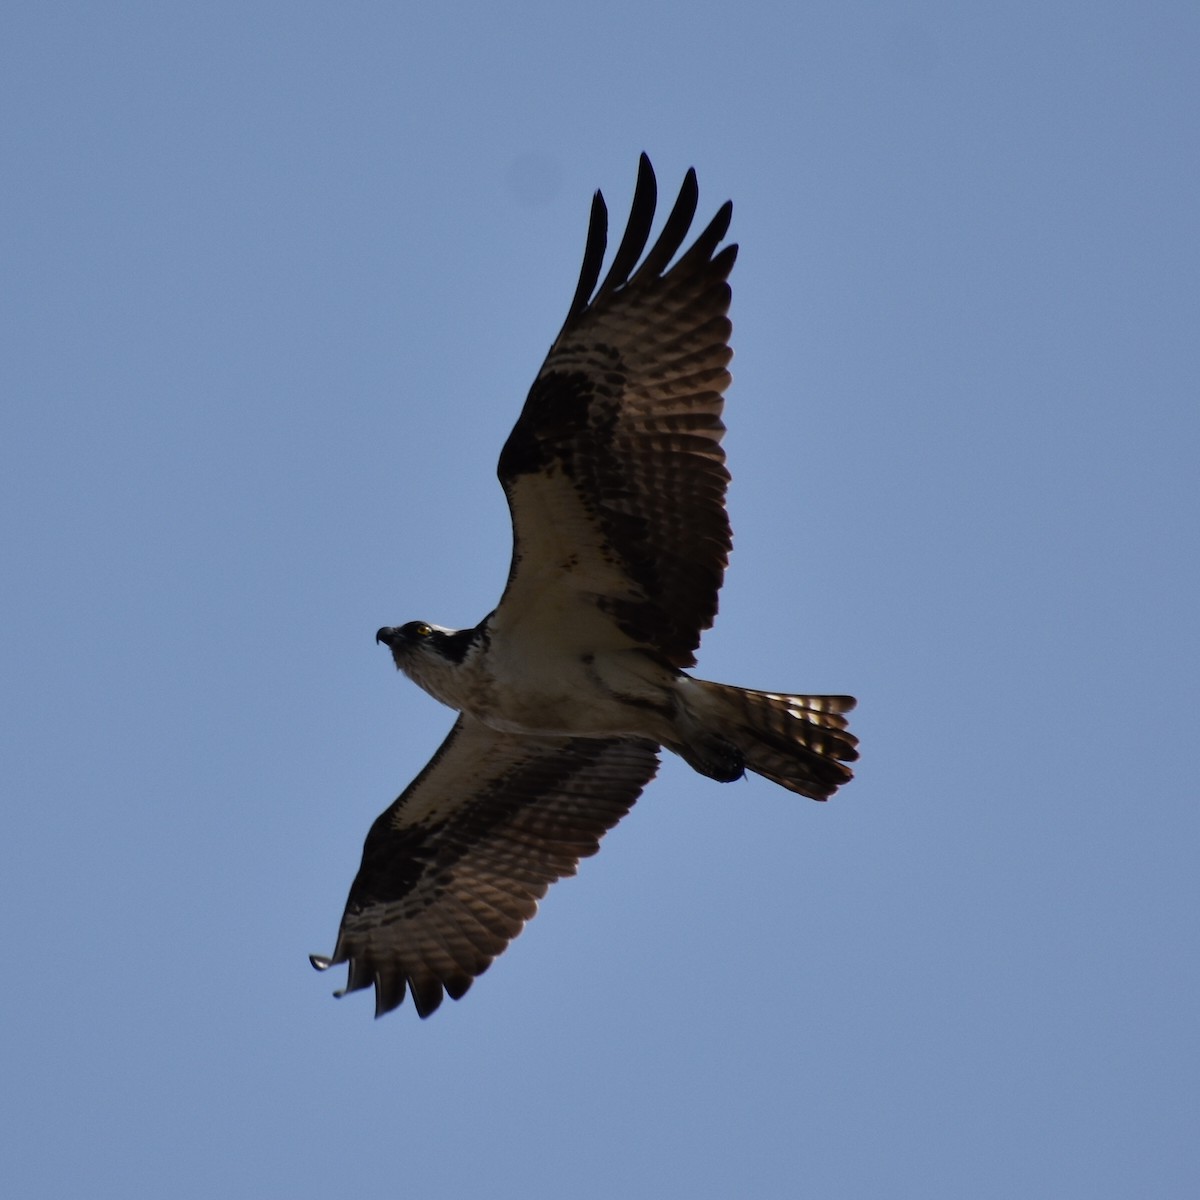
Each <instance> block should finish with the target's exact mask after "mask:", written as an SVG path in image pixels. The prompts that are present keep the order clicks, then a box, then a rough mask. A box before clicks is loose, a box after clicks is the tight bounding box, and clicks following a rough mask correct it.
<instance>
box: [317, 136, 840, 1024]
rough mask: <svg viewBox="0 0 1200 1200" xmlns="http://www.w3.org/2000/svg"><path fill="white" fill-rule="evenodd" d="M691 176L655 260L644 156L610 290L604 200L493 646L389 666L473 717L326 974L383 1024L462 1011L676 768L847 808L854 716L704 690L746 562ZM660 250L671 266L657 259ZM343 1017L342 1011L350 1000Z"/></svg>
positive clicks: (404, 639) (394, 812)
mask: <svg viewBox="0 0 1200 1200" xmlns="http://www.w3.org/2000/svg"><path fill="white" fill-rule="evenodd" d="M698 197H699V189H698V187H697V183H696V175H695V172H694V171H690V170H689V171H688V172H687V175H686V176H685V178H684V181H683V186H682V187H681V188H680V191H679V196H678V198H677V199H676V201H675V204H674V206H673V207H672V209H671V212H670V214H669V215H668V216H667V219H666V221H665V223H664V225H663V227H662V230H661V231H660V233H659V235H658V238H657V240H655V241H654V242H653V244H650V234H651V229H652V227H653V224H654V215H655V209H656V205H657V185H656V182H655V177H654V171H653V170H652V168H651V166H650V161H649V159H648V158H646V156H645V155H642V158H641V161H640V164H639V168H638V178H637V185H636V188H635V191H634V196H633V202H632V206H631V210H630V215H629V221H628V223H627V225H626V227H625V232H624V235H623V236H622V238H621V241H620V244H619V245H618V247H617V251H616V254H615V255H614V256H613V260H612V264H611V265H610V267H609V269H608V273H607V274H606V275H604V277H603V280H602V281H601V269H602V266H603V263H604V257H605V251H606V248H607V239H608V211H607V208H606V207H605V204H604V199H603V197H602V196H601V194H600V193H599V192H597V193H596V194H595V196H594V197H593V200H592V210H591V220H590V222H589V226H588V233H587V245H586V249H585V251H584V256H583V266H582V268H581V270H580V273H579V281H578V284H577V286H576V288H575V294H574V297H573V298H572V300H571V304H570V307H569V309H568V311H567V316H566V320H565V321H564V323H563V326H562V329H561V330H560V331H559V334H558V336H557V337H556V338H555V340H554V343H553V345H552V346H551V347H550V350H549V352H548V354H547V356H546V359H545V362H544V363H543V364H542V368H541V370H540V371H539V372H538V375H537V377H536V379H535V380H534V382H533V385H532V387H531V388H530V390H529V395H528V397H527V398H526V401H525V406H524V408H523V409H522V411H521V415H520V417H519V419H518V420H517V423H516V425H515V426H514V428H513V430H512V433H511V434H510V435H509V437H508V440H507V441H506V442H505V445H504V448H503V450H502V452H501V455H500V461H499V465H498V468H497V473H498V475H499V478H500V482H501V484H502V486H503V488H504V493H505V496H506V497H507V500H508V505H509V510H510V514H511V517H512V525H513V554H512V563H511V567H510V569H509V574H508V580H507V583H506V586H505V589H504V593H503V595H502V596H501V599H500V603H499V604H498V605H497V607H496V609H495V610H494V611H493V612H491V613H489V614H488V616H486V617H485V618H484V619H483V620H482V621H481V622H480V623H479V624H478V625H477V626H475V627H474V628H473V629H462V630H453V629H444V628H442V627H440V626H436V625H430V624H428V623H427V622H424V621H409V622H408V623H406V624H403V625H400V626H385V627H384V628H382V629H380V630H379V632H378V634H377V635H376V640H377V641H379V642H381V643H383V644H384V645H386V646H387V647H388V648H389V650H390V651H391V653H392V657H393V659H394V661H395V663H396V666H397V667H398V668H399V669H400V670H402V671H404V673H405V674H407V675H408V676H409V677H410V678H411V679H413V680H414V681H415V682H416V683H417V684H419V685H420V686H421V687H423V688H424V689H425V690H426V691H428V692H429V693H430V694H431V695H433V696H434V697H436V698H437V699H438V700H440V701H442V702H443V703H445V704H447V705H449V706H450V707H451V708H453V709H455V710H457V711H458V713H459V715H458V718H457V720H456V722H455V724H454V728H453V729H452V730H451V732H450V734H449V736H448V737H447V738H446V740H445V741H444V742H443V743H442V745H441V747H440V748H439V749H438V751H437V753H436V754H435V755H434V756H433V759H432V760H431V761H430V763H429V764H428V766H426V767H425V769H424V770H423V771H422V772H421V773H420V774H419V775H418V776H417V778H416V779H415V780H414V781H413V782H412V783H411V784H410V785H409V787H408V788H407V789H405V791H404V792H403V794H402V795H401V796H400V797H399V799H397V800H396V801H395V803H393V804H392V806H391V807H390V808H389V809H388V810H387V811H386V812H384V813H383V814H382V815H381V816H380V817H379V819H378V820H376V821H375V823H374V824H373V825H372V827H371V830H370V832H369V833H368V835H367V839H366V844H365V845H364V847H363V855H362V863H361V866H360V868H359V871H358V874H357V876H356V878H355V880H354V884H353V886H352V887H351V889H350V896H349V899H348V901H347V903H346V909H345V914H344V916H343V918H342V924H341V928H340V930H339V933H338V938H337V944H336V946H335V947H334V951H333V953H332V955H330V956H329V957H324V956H318V955H314V956H313V957H312V962H313V965H314V966H316V967H318V968H319V969H322V970H324V969H325V968H327V967H330V966H333V965H334V964H337V963H346V964H348V976H347V981H346V986H345V988H344V989H343V992H353V991H358V990H360V989H364V988H368V987H372V986H373V987H374V989H375V1011H376V1014H377V1015H381V1014H383V1013H385V1012H387V1011H389V1010H390V1009H393V1008H395V1007H397V1006H398V1005H399V1004H400V1003H401V1002H402V1001H403V1000H404V997H405V996H406V995H407V994H409V993H411V995H412V998H413V1003H414V1006H415V1007H416V1010H417V1012H418V1014H419V1015H420V1016H422V1017H427V1016H428V1015H429V1014H430V1013H432V1012H433V1011H434V1010H435V1009H437V1008H438V1006H439V1005H440V1004H441V1003H442V1000H443V999H444V997H445V996H450V997H451V998H452V999H456V1000H457V999H458V998H460V997H461V996H462V995H464V993H465V992H466V991H467V989H468V988H469V987H470V986H471V983H472V981H473V980H474V979H475V978H476V977H477V976H479V975H480V974H482V973H483V972H484V971H486V970H487V968H488V966H489V965H490V964H491V962H492V961H493V959H495V957H496V956H497V955H498V954H500V953H501V952H502V951H503V950H504V949H505V947H506V946H507V945H508V943H509V942H510V941H511V940H512V939H513V938H514V937H516V936H517V934H518V933H520V931H521V929H522V928H523V927H524V924H525V922H526V921H528V920H529V919H530V918H531V917H532V916H533V915H534V913H535V912H536V911H537V906H538V901H539V900H540V899H541V898H542V896H544V895H545V893H546V890H547V888H548V887H549V886H550V884H551V883H553V882H554V881H555V880H556V879H560V878H562V877H563V876H565V875H571V874H573V873H574V872H575V869H576V866H577V864H578V862H579V860H580V859H581V858H583V857H586V856H587V855H590V854H594V853H595V852H596V850H597V849H598V848H599V844H600V839H601V837H602V836H603V835H604V833H605V832H606V831H607V830H609V829H611V828H612V827H613V826H614V825H615V824H616V823H617V822H618V821H619V820H620V819H621V818H622V817H623V816H624V815H625V814H626V813H627V812H628V811H629V810H630V808H631V807H632V806H633V804H634V802H635V801H636V800H637V798H638V796H639V795H640V794H641V792H642V789H643V788H644V787H645V785H646V784H647V783H648V782H649V781H650V779H652V778H653V776H654V773H655V771H656V770H657V767H658V754H659V749H660V747H665V748H666V749H669V750H671V751H673V752H674V753H676V754H678V755H680V756H681V757H682V758H683V759H684V760H685V761H686V762H687V763H688V764H689V765H690V766H692V767H693V768H694V769H695V770H696V771H698V772H700V773H701V774H703V775H706V776H708V777H709V778H711V779H715V780H719V781H723V782H724V781H730V780H734V779H738V778H741V777H742V776H743V775H744V774H745V773H746V772H747V771H749V772H753V773H755V774H758V775H760V776H762V777H764V778H767V779H770V780H772V781H773V782H775V783H778V784H779V785H780V786H782V787H785V788H787V789H789V790H790V791H793V792H795V793H797V794H799V795H804V796H809V797H812V798H813V799H816V800H824V799H826V798H827V797H828V796H830V795H831V794H832V793H833V792H834V791H835V790H836V789H837V788H838V787H840V786H841V785H842V784H844V783H845V782H846V781H847V780H849V779H850V777H851V772H850V768H849V767H848V766H846V764H847V763H849V762H853V761H854V760H855V759H856V758H857V757H858V753H857V749H856V747H857V740H856V739H855V737H854V735H853V734H851V733H850V732H849V730H848V729H847V728H846V719H845V716H844V715H843V714H845V713H846V712H848V711H849V710H850V709H851V708H853V707H854V700H853V699H852V698H851V697H849V696H824V695H795V694H790V693H780V692H760V691H752V690H749V689H745V688H738V687H733V686H730V685H727V684H719V683H712V682H709V681H706V680H702V679H697V678H695V677H693V676H691V675H689V674H687V673H686V672H685V671H684V670H683V668H685V667H690V666H692V665H693V664H694V663H695V652H696V649H697V647H698V645H699V642H700V636H701V634H702V633H703V632H704V630H706V629H708V628H709V626H711V624H712V622H713V618H714V617H715V615H716V611H717V594H718V591H719V589H720V587H721V583H722V581H723V579H724V573H725V568H726V565H727V563H728V559H729V551H730V546H731V535H730V529H729V520H728V518H727V516H726V513H725V492H726V487H727V485H728V483H729V473H728V471H727V470H726V468H725V455H724V452H723V450H722V449H721V438H722V436H723V434H724V432H725V426H724V424H723V423H722V420H721V413H722V406H723V398H722V397H723V393H724V392H725V389H726V388H727V387H728V385H729V382H730V376H729V371H728V369H727V368H728V365H729V361H730V359H731V357H732V351H731V350H730V348H729V337H730V322H729V318H728V311H729V301H730V290H729V283H728V277H729V273H730V271H731V270H732V268H733V264H734V259H735V258H736V256H737V247H736V246H734V245H729V246H725V247H724V248H722V249H718V247H719V245H720V242H721V240H722V239H723V238H724V236H725V234H726V231H727V230H728V228H729V222H730V217H731V213H732V206H731V205H730V204H729V203H726V204H724V205H722V206H721V208H720V209H719V210H718V211H717V214H716V216H715V217H714V218H713V219H712V221H710V222H709V224H708V225H707V226H706V227H705V228H704V229H703V230H702V231H701V232H700V233H699V234H698V235H697V236H696V238H695V240H694V241H693V242H692V244H691V246H690V247H688V248H687V249H684V248H683V247H684V243H685V241H686V239H687V237H688V233H689V231H690V230H691V227H692V221H693V218H694V217H695V215H696V209H697V202H698ZM648 245H649V249H647V246H648ZM338 994H339V995H340V994H343V993H338Z"/></svg>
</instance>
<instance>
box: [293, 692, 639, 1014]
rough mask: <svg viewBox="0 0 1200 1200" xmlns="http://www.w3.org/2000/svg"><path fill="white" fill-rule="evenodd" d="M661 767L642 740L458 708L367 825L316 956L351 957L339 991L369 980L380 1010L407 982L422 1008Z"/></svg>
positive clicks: (514, 925) (532, 908) (321, 961)
mask: <svg viewBox="0 0 1200 1200" xmlns="http://www.w3.org/2000/svg"><path fill="white" fill-rule="evenodd" d="M657 769H658V754H657V747H656V746H655V745H654V744H653V743H651V742H646V741H642V740H640V739H634V738H627V739H616V738H613V739H600V738H530V737H512V736H509V735H506V734H501V733H497V732H496V731H494V730H492V729H489V728H488V727H487V726H485V725H482V724H481V723H479V722H478V721H476V720H474V719H473V718H471V717H469V716H466V715H463V716H460V717H459V718H458V721H457V722H456V723H455V725H454V728H453V729H452V730H451V731H450V735H449V737H447V738H446V740H445V741H444V742H443V743H442V745H441V747H440V748H439V749H438V752H437V753H436V754H435V755H434V756H433V759H432V760H431V761H430V763H429V765H428V766H427V767H426V768H425V769H424V770H423V771H422V772H421V774H420V775H418V776H417V778H416V779H415V780H414V781H413V782H412V784H410V785H409V787H408V788H407V789H406V791H405V792H404V794H403V795H402V796H401V797H400V798H399V799H398V800H397V801H396V802H395V803H394V804H393V805H392V806H391V807H390V808H389V809H388V810H387V811H386V812H385V813H383V814H382V815H381V816H380V817H379V819H378V820H377V821H376V822H375V824H374V825H372V827H371V832H370V833H369V834H368V835H367V841H366V845H365V846H364V847H363V857H362V866H361V867H360V868H359V872H358V875H357V877H356V878H355V880H354V884H353V886H352V887H351V889H350V898H349V900H348V901H347V902H346V912H345V915H344V916H343V918H342V926H341V930H340V931H339V933H338V939H337V946H336V947H335V948H334V951H333V954H332V955H331V956H330V957H329V958H321V957H317V956H314V957H313V960H312V961H313V965H314V966H315V967H318V968H319V969H322V970H323V969H325V968H326V967H329V966H332V965H333V964H335V963H342V962H348V963H349V964H350V970H349V977H348V979H347V982H346V987H345V989H344V991H346V992H353V991H357V990H358V989H359V988H365V987H369V986H370V985H371V984H374V985H375V1015H376V1016H382V1014H383V1013H385V1012H388V1011H389V1010H390V1009H393V1008H395V1007H396V1006H397V1005H399V1004H400V1003H401V1002H402V1001H403V999H404V994H405V991H406V990H411V992H412V997H413V1003H414V1004H415V1005H416V1008H417V1012H418V1013H419V1014H420V1015H421V1016H422V1017H427V1016H429V1014H430V1013H431V1012H433V1011H434V1009H436V1008H437V1007H438V1005H439V1004H441V1002H442V997H443V994H448V995H449V996H450V997H451V998H453V999H455V1000H457V999H459V998H460V997H461V996H462V995H463V994H464V993H465V992H466V990H467V989H468V988H469V987H470V986H471V982H472V980H473V979H474V978H475V977H476V976H477V975H479V974H481V973H482V972H483V971H485V970H487V968H488V966H489V965H490V964H491V962H492V960H493V959H494V958H495V957H496V956H497V955H498V954H500V952H501V951H502V950H504V948H505V947H506V946H507V945H508V943H509V942H510V941H512V939H513V938H515V937H516V936H517V934H518V933H520V932H521V929H522V927H523V926H524V924H525V922H526V921H528V920H529V919H530V918H531V917H532V916H533V915H534V913H535V912H536V911H537V902H538V900H539V899H541V897H542V896H544V895H545V894H546V889H547V888H548V887H549V886H550V884H552V883H553V882H554V881H555V880H556V879H559V878H561V877H562V876H564V875H573V874H574V873H575V869H576V866H577V864H578V862H579V859H580V858H582V857H585V856H587V855H589V854H594V853H595V852H596V851H597V850H598V849H599V848H600V838H601V837H602V836H603V834H604V833H605V832H606V831H607V830H609V829H611V828H612V827H613V826H614V825H615V824H616V823H617V822H618V821H619V820H620V819H621V818H622V817H623V816H624V815H625V814H626V813H627V812H628V811H629V810H630V808H631V807H632V806H633V803H634V801H635V800H636V799H637V798H638V796H639V795H640V794H641V791H642V788H643V787H645V785H646V784H647V783H648V782H649V781H650V780H651V779H652V778H653V776H654V772H655V771H656V770H657ZM338 994H339V995H341V994H343V993H338Z"/></svg>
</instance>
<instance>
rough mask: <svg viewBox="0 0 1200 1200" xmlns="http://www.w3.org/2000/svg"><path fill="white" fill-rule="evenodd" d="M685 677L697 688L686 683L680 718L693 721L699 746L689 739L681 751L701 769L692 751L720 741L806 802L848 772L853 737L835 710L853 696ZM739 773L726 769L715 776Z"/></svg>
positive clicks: (702, 752)
mask: <svg viewBox="0 0 1200 1200" xmlns="http://www.w3.org/2000/svg"><path fill="white" fill-rule="evenodd" d="M689 682H690V683H692V684H694V685H696V688H697V689H698V690H697V691H693V690H692V689H691V688H689V689H688V696H687V701H686V705H685V707H686V712H687V716H688V717H689V718H690V721H689V722H688V724H689V725H691V724H694V725H695V726H698V730H697V732H698V733H699V734H700V744H699V745H697V744H696V743H695V742H693V741H692V739H691V738H689V739H688V744H687V745H686V746H685V748H684V749H683V750H682V751H681V752H682V753H683V757H684V758H685V759H687V760H688V761H689V762H690V763H691V764H692V765H693V766H695V767H697V769H699V770H702V771H704V773H705V774H713V772H711V771H708V770H705V767H704V766H703V765H701V762H698V761H697V757H699V758H700V759H701V760H705V759H709V758H710V755H711V751H712V750H713V748H714V747H715V746H719V745H720V744H722V743H724V745H725V746H726V747H731V748H732V749H733V750H734V751H735V752H736V754H735V755H734V757H740V758H741V759H742V760H743V761H744V766H745V769H746V770H748V771H753V772H754V773H755V774H756V775H761V776H763V778H764V779H769V780H771V782H772V783H777V784H779V785H780V786H781V787H785V788H787V789H788V790H789V791H792V792H798V793H799V794H800V795H802V796H809V797H811V798H812V799H813V800H826V799H828V798H829V797H830V796H832V795H833V793H834V792H835V791H837V789H838V788H839V787H841V786H842V784H844V783H848V782H849V781H850V779H851V778H852V777H853V772H852V771H851V770H850V768H849V767H847V766H846V765H845V764H846V763H848V762H854V761H855V760H856V759H857V758H858V750H857V749H856V747H857V746H858V739H857V738H856V737H855V736H854V735H853V734H852V733H850V732H849V731H848V730H847V729H846V718H845V716H844V715H843V714H844V713H847V712H849V711H850V710H851V709H852V708H853V707H854V704H855V701H854V697H853V696H791V695H787V694H785V693H781V692H755V691H751V690H750V689H748V688H740V687H732V686H731V685H729V684H724V683H710V682H709V681H707V680H704V679H691V680H689ZM692 750H697V751H699V754H698V755H697V754H695V753H689V752H688V751H692ZM718 757H720V756H719V753H718ZM725 761H726V762H728V757H727V758H726V760H725ZM740 773H741V772H740V771H737V772H730V771H728V770H726V773H725V775H724V776H723V777H724V778H731V777H736V775H740ZM716 777H718V778H721V777H722V776H720V775H717V776H716Z"/></svg>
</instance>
